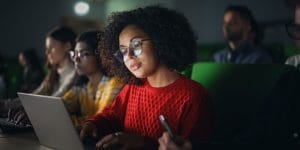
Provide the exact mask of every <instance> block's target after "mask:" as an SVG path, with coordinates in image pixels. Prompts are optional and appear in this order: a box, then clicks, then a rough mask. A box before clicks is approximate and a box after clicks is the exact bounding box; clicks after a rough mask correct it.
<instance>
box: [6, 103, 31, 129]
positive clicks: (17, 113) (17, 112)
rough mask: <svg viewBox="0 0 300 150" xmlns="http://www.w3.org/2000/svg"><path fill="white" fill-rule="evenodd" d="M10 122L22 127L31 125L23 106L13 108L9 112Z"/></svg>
mask: <svg viewBox="0 0 300 150" xmlns="http://www.w3.org/2000/svg"><path fill="white" fill-rule="evenodd" d="M8 121H10V122H14V123H15V124H20V125H29V124H30V121H29V119H28V116H27V115H26V112H25V110H24V108H23V107H22V106H20V107H18V108H11V109H9V111H8Z"/></svg>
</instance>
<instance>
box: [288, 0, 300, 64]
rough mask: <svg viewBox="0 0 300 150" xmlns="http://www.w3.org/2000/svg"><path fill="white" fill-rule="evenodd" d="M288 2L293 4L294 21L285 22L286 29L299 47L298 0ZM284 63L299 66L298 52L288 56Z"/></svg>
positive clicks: (299, 16)
mask: <svg viewBox="0 0 300 150" xmlns="http://www.w3.org/2000/svg"><path fill="white" fill-rule="evenodd" d="M288 2H289V3H290V4H293V5H294V6H295V15H294V21H292V22H290V23H288V24H286V31H287V33H288V35H289V37H290V38H291V39H293V40H294V41H295V44H296V46H297V48H298V49H300V1H299V0H288ZM285 64H287V65H292V66H295V67H298V68H299V67H300V66H299V64H300V54H297V55H294V56H291V57H289V58H288V59H287V60H286V62H285Z"/></svg>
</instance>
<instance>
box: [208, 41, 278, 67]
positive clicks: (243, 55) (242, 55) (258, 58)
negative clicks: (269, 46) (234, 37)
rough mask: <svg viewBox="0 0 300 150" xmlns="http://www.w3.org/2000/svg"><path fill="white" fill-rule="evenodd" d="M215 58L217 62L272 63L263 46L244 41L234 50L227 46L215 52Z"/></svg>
mask: <svg viewBox="0 0 300 150" xmlns="http://www.w3.org/2000/svg"><path fill="white" fill-rule="evenodd" d="M213 59H214V61H215V62H217V63H236V64H264V63H272V58H271V56H270V55H269V54H268V53H267V52H266V51H265V50H263V49H262V48H260V47H258V46H256V45H253V44H250V43H244V44H242V45H240V46H239V47H238V48H237V49H235V50H234V51H232V50H231V49H230V48H228V47H227V48H225V49H223V50H221V51H219V52H217V53H215V54H214V56H213Z"/></svg>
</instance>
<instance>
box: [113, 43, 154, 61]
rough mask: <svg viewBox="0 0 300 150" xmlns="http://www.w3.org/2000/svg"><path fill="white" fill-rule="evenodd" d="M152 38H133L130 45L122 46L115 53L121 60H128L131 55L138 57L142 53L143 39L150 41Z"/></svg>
mask: <svg viewBox="0 0 300 150" xmlns="http://www.w3.org/2000/svg"><path fill="white" fill-rule="evenodd" d="M149 40H151V39H139V38H136V39H132V40H131V41H130V43H129V47H128V48H127V47H120V48H119V50H117V52H115V53H114V56H115V57H116V58H117V59H118V60H119V61H120V62H126V61H127V60H128V59H129V56H134V57H138V56H140V55H141V54H142V52H143V48H142V44H143V41H149Z"/></svg>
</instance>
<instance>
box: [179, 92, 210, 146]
mask: <svg viewBox="0 0 300 150" xmlns="http://www.w3.org/2000/svg"><path fill="white" fill-rule="evenodd" d="M195 94H196V95H195V96H194V97H193V98H192V99H191V100H190V101H187V103H186V104H185V106H184V110H183V112H182V116H181V117H180V118H181V119H180V125H179V135H181V136H182V137H183V138H188V139H190V140H196V141H198V142H201V143H207V142H210V141H211V139H212V131H213V130H212V127H213V111H212V109H213V106H212V101H211V98H210V96H209V95H208V93H207V91H206V90H203V91H202V92H199V91H198V92H195Z"/></svg>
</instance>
